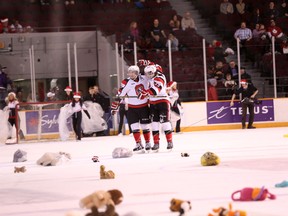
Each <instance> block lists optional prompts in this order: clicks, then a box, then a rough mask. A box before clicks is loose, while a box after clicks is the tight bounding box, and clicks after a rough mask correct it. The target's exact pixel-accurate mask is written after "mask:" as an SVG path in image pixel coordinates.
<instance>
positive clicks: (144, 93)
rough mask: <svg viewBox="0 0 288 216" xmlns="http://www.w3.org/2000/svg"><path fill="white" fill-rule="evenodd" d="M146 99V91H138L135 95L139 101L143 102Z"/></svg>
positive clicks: (147, 94) (147, 95)
mask: <svg viewBox="0 0 288 216" xmlns="http://www.w3.org/2000/svg"><path fill="white" fill-rule="evenodd" d="M147 97H149V93H148V91H147V90H141V91H139V94H138V95H137V98H138V99H140V100H144V99H145V98H147Z"/></svg>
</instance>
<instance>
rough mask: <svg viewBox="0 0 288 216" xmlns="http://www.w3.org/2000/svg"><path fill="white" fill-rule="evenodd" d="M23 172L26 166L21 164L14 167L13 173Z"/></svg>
mask: <svg viewBox="0 0 288 216" xmlns="http://www.w3.org/2000/svg"><path fill="white" fill-rule="evenodd" d="M20 172H22V173H25V172H26V167H25V166H22V167H14V173H20Z"/></svg>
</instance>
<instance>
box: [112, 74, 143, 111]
mask: <svg viewBox="0 0 288 216" xmlns="http://www.w3.org/2000/svg"><path fill="white" fill-rule="evenodd" d="M147 88H148V79H147V77H146V76H141V75H139V76H138V77H137V78H136V79H135V80H132V79H130V78H127V79H124V80H122V82H121V87H120V89H119V90H118V96H119V97H125V96H127V97H128V107H133V108H139V107H143V106H146V105H147V104H148V99H146V98H145V99H143V100H140V99H138V98H137V96H138V95H139V93H140V92H141V90H144V89H147Z"/></svg>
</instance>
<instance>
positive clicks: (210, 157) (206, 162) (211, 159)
mask: <svg viewBox="0 0 288 216" xmlns="http://www.w3.org/2000/svg"><path fill="white" fill-rule="evenodd" d="M219 163H220V158H219V157H218V156H217V155H216V154H214V153H213V152H206V153H205V154H204V155H202V157H201V165H202V166H216V165H218V164H219Z"/></svg>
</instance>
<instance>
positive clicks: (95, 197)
mask: <svg viewBox="0 0 288 216" xmlns="http://www.w3.org/2000/svg"><path fill="white" fill-rule="evenodd" d="M122 200H123V194H122V192H121V191H120V190H117V189H113V190H109V191H96V192H94V193H92V194H90V195H88V196H86V197H84V198H83V199H81V200H80V207H82V208H87V209H91V213H88V214H87V215H86V216H94V215H103V216H104V215H105V216H117V215H118V214H117V213H116V212H115V205H118V204H120V203H121V202H122ZM102 207H106V210H105V212H99V211H98V210H99V208H102Z"/></svg>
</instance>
